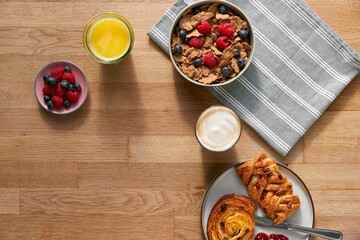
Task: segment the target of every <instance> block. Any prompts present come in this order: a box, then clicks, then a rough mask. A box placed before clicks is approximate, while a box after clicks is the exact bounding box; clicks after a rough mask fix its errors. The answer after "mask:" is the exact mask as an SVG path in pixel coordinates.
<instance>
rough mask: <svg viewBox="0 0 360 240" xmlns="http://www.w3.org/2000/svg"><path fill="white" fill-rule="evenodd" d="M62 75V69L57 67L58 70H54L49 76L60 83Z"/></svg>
mask: <svg viewBox="0 0 360 240" xmlns="http://www.w3.org/2000/svg"><path fill="white" fill-rule="evenodd" d="M63 74H64V68H62V67H59V68H57V69H55V70H54V71H52V72H51V73H50V76H52V77H53V78H56V80H58V81H61V80H62V76H63Z"/></svg>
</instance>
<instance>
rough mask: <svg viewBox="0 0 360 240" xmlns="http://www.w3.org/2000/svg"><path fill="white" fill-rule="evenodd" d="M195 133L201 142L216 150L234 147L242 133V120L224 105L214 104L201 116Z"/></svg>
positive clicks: (220, 150) (207, 147) (221, 150)
mask: <svg viewBox="0 0 360 240" xmlns="http://www.w3.org/2000/svg"><path fill="white" fill-rule="evenodd" d="M195 135H196V138H197V140H198V141H199V143H200V144H201V145H202V146H203V147H204V148H206V149H208V150H210V151H214V152H223V151H226V150H228V149H230V148H232V147H233V146H234V145H235V143H236V142H237V141H238V140H239V138H240V135H241V122H240V119H239V117H238V116H237V115H236V113H235V112H234V111H233V110H231V109H230V108H227V107H224V106H212V107H209V108H207V109H205V110H204V111H203V112H202V113H201V114H200V116H199V118H198V120H197V122H196V126H195Z"/></svg>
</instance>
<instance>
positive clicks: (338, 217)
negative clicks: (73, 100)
mask: <svg viewBox="0 0 360 240" xmlns="http://www.w3.org/2000/svg"><path fill="white" fill-rule="evenodd" d="M306 2H307V3H308V4H309V5H310V7H311V8H312V9H313V10H314V11H315V12H316V13H318V14H319V15H320V17H321V18H322V19H324V20H325V21H326V22H327V23H328V24H329V25H330V27H332V28H333V29H334V31H335V32H336V33H337V34H338V35H339V36H340V37H341V38H343V39H344V40H345V41H346V42H347V43H348V44H349V45H350V46H351V47H352V48H354V49H355V51H357V52H360V38H359V33H360V24H359V23H360V2H359V1H358V0H347V1H343V0H306ZM172 4H173V1H170V0H153V1H152V0H144V1H134V0H121V1H117V2H114V1H109V0H100V1H97V0H96V1H95V0H89V1H87V2H84V1H83V0H72V1H70V0H62V1H55V0H26V1H18V0H3V1H0V9H1V14H0V240H15V239H16V240H18V239H30V240H38V239H41V240H45V239H46V240H48V239H59V240H60V239H61V240H63V239H86V240H92V239H98V240H102V239H104V240H109V239H111V240H112V239H114V240H115V239H167V240H169V239H177V240H178V239H179V240H180V239H185V240H186V239H189V240H190V239H191V240H194V239H201V227H200V219H199V214H200V204H201V199H202V196H203V193H204V191H205V189H206V187H207V185H208V184H209V183H210V181H211V180H212V179H213V178H214V176H216V175H217V174H218V172H219V171H221V170H222V169H223V168H224V167H226V166H227V165H229V164H231V163H233V162H237V161H241V160H245V159H248V158H250V157H252V156H253V155H255V154H257V153H259V152H260V151H263V152H266V153H267V154H268V155H269V156H271V157H272V158H274V159H275V160H277V161H279V162H282V163H284V164H287V165H288V166H289V168H290V169H292V170H293V171H295V172H296V174H298V175H299V176H300V177H301V179H302V180H303V181H304V182H305V184H306V185H307V186H308V188H309V190H310V193H311V195H312V198H313V200H314V205H315V213H316V216H315V226H316V227H318V228H328V229H336V230H339V231H342V232H343V233H344V239H350V240H355V239H358V236H359V235H360V229H359V228H358V227H357V225H356V224H357V223H358V222H360V218H359V216H360V212H359V209H358V203H359V201H360V178H359V177H358V173H359V172H360V153H359V152H360V125H359V123H360V75H358V76H357V77H355V79H354V80H353V81H352V82H351V83H350V84H349V85H348V86H347V87H346V88H345V89H344V90H343V92H342V93H341V94H340V96H339V97H338V98H337V99H336V100H335V101H334V102H333V103H332V104H331V105H330V106H329V108H328V109H327V111H326V112H325V113H324V114H323V115H322V116H321V117H320V118H319V119H318V121H317V122H316V123H315V124H314V125H313V126H312V127H311V128H310V130H309V131H308V132H307V133H306V134H305V136H304V137H303V138H301V139H300V141H299V142H298V143H297V144H296V145H295V147H294V149H293V150H292V151H291V152H290V153H289V154H288V156H287V157H286V158H282V157H280V156H279V154H277V153H276V152H275V151H274V150H272V149H271V148H270V147H269V146H268V145H267V144H266V143H265V141H264V140H262V139H261V138H260V137H259V136H258V135H257V134H256V132H255V131H254V130H252V129H251V128H250V127H249V126H248V125H247V124H243V129H242V136H241V138H240V140H239V142H238V143H237V144H236V146H235V147H234V148H233V149H231V150H230V151H227V152H224V153H212V152H209V151H207V150H204V149H203V148H201V147H200V145H199V144H198V143H197V140H196V138H195V136H194V124H195V122H196V120H197V117H198V116H199V114H200V113H201V111H202V110H204V109H205V108H207V107H209V106H212V105H217V104H220V103H219V101H218V100H216V99H215V98H214V97H213V96H212V95H211V94H210V93H209V92H207V91H206V90H205V89H203V88H201V87H199V86H195V85H194V84H191V83H189V82H187V81H184V80H183V78H182V77H181V76H180V74H178V73H177V72H176V70H175V68H174V67H173V66H172V63H171V61H169V59H168V56H167V55H166V54H165V53H163V51H161V50H160V49H159V47H158V46H157V45H156V44H155V43H154V42H153V41H151V40H150V39H149V37H148V36H147V35H146V33H147V32H148V30H149V29H150V28H151V27H152V26H153V25H154V24H155V23H156V22H157V21H158V19H159V18H160V16H161V15H162V14H164V13H165V11H166V10H167V9H168V8H169V7H170V6H171V5H172ZM49 9H51V13H49ZM107 11H111V12H117V13H120V14H121V15H123V16H124V17H126V18H127V19H128V20H129V21H130V22H131V24H132V26H133V28H134V30H135V36H136V37H135V38H136V39H135V45H134V48H133V50H132V52H131V54H130V55H129V56H128V57H127V58H126V59H125V60H124V61H123V62H121V63H119V64H114V65H102V64H99V63H97V62H95V61H93V60H92V59H91V58H90V57H89V56H88V55H87V53H86V51H85V50H84V48H83V46H82V32H83V29H84V26H85V24H86V23H87V21H88V20H89V19H90V18H91V17H92V16H94V15H95V14H98V13H100V12H107ZM56 60H67V61H71V62H73V63H75V64H77V65H78V66H79V67H80V68H81V69H82V70H83V71H84V72H85V74H86V76H87V79H88V82H89V97H88V99H87V100H86V103H85V104H84V105H83V106H82V108H81V109H79V110H78V111H76V112H74V113H72V114H70V115H67V116H55V115H53V114H50V113H48V112H46V111H45V110H43V109H42V108H41V107H40V106H39V104H38V102H37V100H36V99H35V97H34V90H33V87H34V85H33V84H34V79H35V77H36V76H37V74H38V72H39V71H40V70H41V69H42V68H43V67H44V66H45V65H46V64H48V63H49V62H52V61H56ZM315 239H317V238H311V240H315Z"/></svg>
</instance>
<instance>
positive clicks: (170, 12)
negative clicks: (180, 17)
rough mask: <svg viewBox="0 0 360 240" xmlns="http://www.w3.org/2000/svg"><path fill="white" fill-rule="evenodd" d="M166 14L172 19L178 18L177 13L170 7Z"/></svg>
mask: <svg viewBox="0 0 360 240" xmlns="http://www.w3.org/2000/svg"><path fill="white" fill-rule="evenodd" d="M165 15H166V16H168V17H169V18H170V20H172V21H175V19H176V15H175V13H173V11H171V9H170V8H169V9H168V10H167V11H166V12H165Z"/></svg>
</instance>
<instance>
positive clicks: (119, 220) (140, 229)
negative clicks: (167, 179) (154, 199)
mask: <svg viewBox="0 0 360 240" xmlns="http://www.w3.org/2000/svg"><path fill="white" fill-rule="evenodd" d="M0 222H1V224H0V232H1V235H0V239H1V240H3V239H4V240H18V239H27V240H38V239H41V240H45V239H56V240H64V239H79V240H82V239H84V240H88V239H97V240H109V239H111V240H116V239H126V238H129V239H131V238H135V239H143V240H147V239H149V235H150V234H151V238H154V239H174V225H175V224H174V217H141V218H140V217H136V216H133V217H123V216H117V215H100V214H99V215H96V216H81V217H75V216H53V215H50V216H47V215H19V216H14V215H0Z"/></svg>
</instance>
